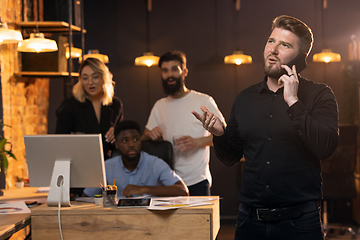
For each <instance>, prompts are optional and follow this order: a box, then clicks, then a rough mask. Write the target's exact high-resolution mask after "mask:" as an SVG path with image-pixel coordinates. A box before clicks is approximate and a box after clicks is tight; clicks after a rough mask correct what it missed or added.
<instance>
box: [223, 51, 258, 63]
mask: <svg viewBox="0 0 360 240" xmlns="http://www.w3.org/2000/svg"><path fill="white" fill-rule="evenodd" d="M224 63H226V64H236V65H240V64H250V63H252V57H251V56H249V55H245V54H243V52H242V51H234V52H233V54H231V55H227V56H226V57H225V58H224Z"/></svg>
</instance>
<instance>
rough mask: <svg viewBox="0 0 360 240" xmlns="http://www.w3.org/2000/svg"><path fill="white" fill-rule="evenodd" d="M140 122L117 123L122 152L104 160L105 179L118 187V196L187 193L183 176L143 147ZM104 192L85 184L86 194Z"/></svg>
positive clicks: (186, 194)
mask: <svg viewBox="0 0 360 240" xmlns="http://www.w3.org/2000/svg"><path fill="white" fill-rule="evenodd" d="M140 132H141V130H140V125H139V124H138V123H136V122H134V121H129V120H127V121H122V122H120V123H118V124H117V125H116V127H115V132H114V134H115V136H116V142H115V147H116V148H117V149H118V150H119V151H120V153H121V156H116V157H113V158H110V159H108V160H106V161H105V169H106V181H107V183H108V184H109V185H112V184H113V181H114V179H115V185H116V186H117V188H118V192H117V196H118V198H121V197H135V196H141V195H151V196H159V197H160V196H161V197H162V196H167V197H171V196H188V195H189V190H188V188H187V187H186V185H185V183H184V182H183V180H182V179H181V178H180V176H178V175H177V174H176V173H175V172H174V171H173V170H172V169H171V168H170V167H169V165H168V164H167V163H166V162H165V161H163V160H162V159H160V158H158V157H156V156H152V155H150V154H148V153H146V152H143V151H141V141H140V136H141V134H140ZM96 194H101V188H85V190H84V195H87V196H94V195H96Z"/></svg>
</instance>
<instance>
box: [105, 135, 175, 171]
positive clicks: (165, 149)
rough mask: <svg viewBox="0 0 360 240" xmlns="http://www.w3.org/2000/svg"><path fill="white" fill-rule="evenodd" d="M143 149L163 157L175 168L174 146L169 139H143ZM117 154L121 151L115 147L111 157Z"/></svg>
mask: <svg viewBox="0 0 360 240" xmlns="http://www.w3.org/2000/svg"><path fill="white" fill-rule="evenodd" d="M141 150H142V151H144V152H147V153H149V154H151V155H154V156H157V157H159V158H161V159H163V160H164V161H165V162H166V163H167V164H169V166H170V167H171V169H173V146H172V144H171V143H170V142H169V141H141ZM117 155H120V152H119V150H117V149H114V150H113V151H112V154H111V157H115V156H117Z"/></svg>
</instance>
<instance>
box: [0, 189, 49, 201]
mask: <svg viewBox="0 0 360 240" xmlns="http://www.w3.org/2000/svg"><path fill="white" fill-rule="evenodd" d="M37 189H38V188H36V187H24V188H10V189H3V191H4V195H3V196H1V197H0V202H4V201H19V200H20V201H38V202H41V203H45V202H46V198H47V195H48V193H38V192H36V190H37Z"/></svg>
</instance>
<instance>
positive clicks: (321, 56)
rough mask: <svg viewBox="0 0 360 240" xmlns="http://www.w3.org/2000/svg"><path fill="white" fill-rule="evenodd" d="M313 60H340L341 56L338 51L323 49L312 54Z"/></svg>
mask: <svg viewBox="0 0 360 240" xmlns="http://www.w3.org/2000/svg"><path fill="white" fill-rule="evenodd" d="M313 61H314V62H326V63H328V62H341V56H340V54H338V53H333V52H332V51H331V49H323V50H322V51H321V53H316V54H314V56H313Z"/></svg>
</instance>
